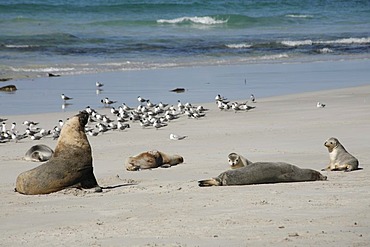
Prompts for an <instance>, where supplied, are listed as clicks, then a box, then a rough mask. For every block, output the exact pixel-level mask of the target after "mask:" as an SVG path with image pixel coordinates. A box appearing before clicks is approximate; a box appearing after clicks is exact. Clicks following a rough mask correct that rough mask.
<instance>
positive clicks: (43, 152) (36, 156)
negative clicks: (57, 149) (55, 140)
mask: <svg viewBox="0 0 370 247" xmlns="http://www.w3.org/2000/svg"><path fill="white" fill-rule="evenodd" d="M53 153H54V151H53V149H51V148H49V147H48V146H46V145H44V144H38V145H34V146H32V147H31V148H30V149H28V151H27V152H26V154H25V155H24V159H25V160H30V161H37V162H39V161H41V162H42V161H48V160H49V159H50V158H51V156H52V155H53Z"/></svg>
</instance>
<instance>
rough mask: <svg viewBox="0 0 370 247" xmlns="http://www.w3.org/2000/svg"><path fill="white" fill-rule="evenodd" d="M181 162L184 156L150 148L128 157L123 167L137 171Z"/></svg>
mask: <svg viewBox="0 0 370 247" xmlns="http://www.w3.org/2000/svg"><path fill="white" fill-rule="evenodd" d="M182 162H184V158H183V157H182V156H180V155H177V154H175V155H170V154H165V153H163V152H160V151H158V150H152V151H148V152H143V153H140V154H138V155H136V156H131V157H128V158H127V159H126V161H125V167H126V170H127V171H138V170H142V169H152V168H157V167H163V168H168V167H171V166H174V165H177V164H180V163H182Z"/></svg>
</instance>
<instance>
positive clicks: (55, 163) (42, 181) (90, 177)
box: [15, 111, 101, 195]
mask: <svg viewBox="0 0 370 247" xmlns="http://www.w3.org/2000/svg"><path fill="white" fill-rule="evenodd" d="M88 119H89V114H88V113H87V112H86V111H82V112H80V113H79V114H77V115H75V116H73V117H71V118H70V119H69V120H68V121H67V122H66V123H65V124H64V126H63V128H62V130H61V133H60V136H59V138H58V142H57V145H56V148H55V151H54V155H53V156H52V157H51V158H50V160H49V161H47V162H45V163H44V164H42V165H40V166H38V167H36V168H34V169H31V170H29V171H25V172H23V173H21V174H20V175H19V176H18V177H17V181H16V188H15V191H17V192H19V193H21V194H26V195H35V194H48V193H52V192H56V191H59V190H62V189H65V188H67V187H79V188H83V189H89V188H95V191H101V187H100V186H99V185H98V183H97V181H96V178H95V176H94V173H93V166H92V155H91V146H90V143H89V141H88V139H87V137H86V134H85V131H84V126H85V125H86V123H87V121H88Z"/></svg>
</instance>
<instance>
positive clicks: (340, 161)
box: [322, 137, 359, 172]
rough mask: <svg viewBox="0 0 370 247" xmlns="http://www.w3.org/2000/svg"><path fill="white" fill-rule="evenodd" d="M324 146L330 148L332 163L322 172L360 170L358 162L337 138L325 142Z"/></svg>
mask: <svg viewBox="0 0 370 247" xmlns="http://www.w3.org/2000/svg"><path fill="white" fill-rule="evenodd" d="M324 146H325V147H327V148H328V151H329V157H330V163H329V164H328V166H327V167H326V168H324V169H322V171H325V170H329V171H345V172H350V171H353V170H357V169H358V165H359V162H358V160H357V159H356V158H355V157H354V156H352V155H351V154H350V153H348V152H347V150H346V149H345V148H344V147H343V145H342V144H341V143H340V142H339V140H338V139H337V138H334V137H331V138H329V139H328V140H326V141H325V143H324Z"/></svg>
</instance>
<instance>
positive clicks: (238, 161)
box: [228, 153, 253, 169]
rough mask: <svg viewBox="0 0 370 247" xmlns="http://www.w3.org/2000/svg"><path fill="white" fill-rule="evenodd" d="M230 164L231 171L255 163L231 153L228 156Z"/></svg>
mask: <svg viewBox="0 0 370 247" xmlns="http://www.w3.org/2000/svg"><path fill="white" fill-rule="evenodd" d="M228 162H229V165H230V167H231V169H237V168H240V167H244V166H247V165H250V164H252V163H253V162H251V161H249V160H247V159H246V158H244V156H242V155H240V154H237V153H230V154H229V155H228Z"/></svg>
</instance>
